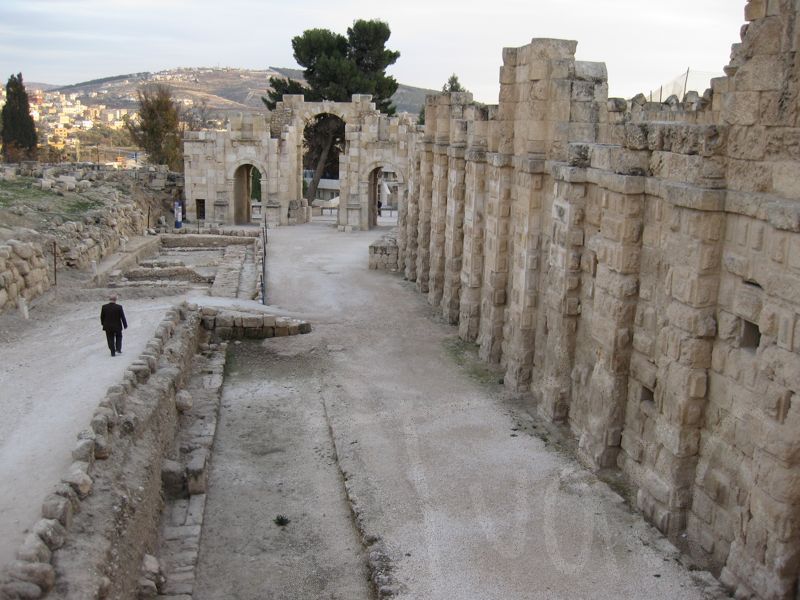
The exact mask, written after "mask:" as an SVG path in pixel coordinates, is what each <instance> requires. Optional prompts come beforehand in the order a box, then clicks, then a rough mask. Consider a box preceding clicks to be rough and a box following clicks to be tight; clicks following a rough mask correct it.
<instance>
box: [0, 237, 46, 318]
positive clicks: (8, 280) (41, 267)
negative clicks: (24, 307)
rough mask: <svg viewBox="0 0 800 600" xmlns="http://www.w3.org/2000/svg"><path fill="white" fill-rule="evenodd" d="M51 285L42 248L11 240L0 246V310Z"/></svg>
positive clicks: (39, 292)
mask: <svg viewBox="0 0 800 600" xmlns="http://www.w3.org/2000/svg"><path fill="white" fill-rule="evenodd" d="M49 288H50V275H49V273H48V271H47V264H46V263H45V259H44V254H43V252H42V247H41V246H40V245H39V244H32V243H27V242H20V241H19V240H9V241H8V243H7V244H3V245H0V311H2V310H4V309H5V308H7V307H9V306H17V305H18V304H19V301H20V299H25V300H26V301H30V300H33V299H34V298H36V297H37V296H40V295H42V294H43V293H44V292H45V290H47V289H49Z"/></svg>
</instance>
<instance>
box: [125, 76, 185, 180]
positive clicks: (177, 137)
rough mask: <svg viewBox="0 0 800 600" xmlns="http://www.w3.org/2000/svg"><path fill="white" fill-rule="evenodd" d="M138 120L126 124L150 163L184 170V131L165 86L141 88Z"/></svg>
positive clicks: (174, 104)
mask: <svg viewBox="0 0 800 600" xmlns="http://www.w3.org/2000/svg"><path fill="white" fill-rule="evenodd" d="M137 95H138V97H139V119H138V121H128V122H127V123H126V125H127V127H128V131H129V132H130V134H131V137H132V138H133V141H134V142H136V144H137V145H138V146H139V147H140V148H142V149H143V150H144V151H145V152H147V156H148V158H147V160H148V161H149V162H150V164H153V165H168V166H169V168H170V169H172V170H173V171H183V131H182V129H181V117H180V111H179V110H178V105H177V104H176V103H175V102H174V101H173V99H172V92H171V91H170V89H169V87H168V86H166V85H155V86H149V87H145V88H143V89H140V90H139V91H138V93H137Z"/></svg>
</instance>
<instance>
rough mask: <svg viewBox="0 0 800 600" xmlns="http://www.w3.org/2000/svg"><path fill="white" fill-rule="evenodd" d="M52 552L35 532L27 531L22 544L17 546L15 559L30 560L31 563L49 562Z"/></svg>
mask: <svg viewBox="0 0 800 600" xmlns="http://www.w3.org/2000/svg"><path fill="white" fill-rule="evenodd" d="M51 556H52V552H51V551H50V548H48V547H47V544H45V543H44V542H43V541H42V538H40V537H39V536H38V535H36V534H35V533H29V534H28V535H26V536H25V540H24V541H23V542H22V545H21V546H20V547H19V548H17V553H16V557H17V560H21V561H25V562H32V563H49V562H50V558H51Z"/></svg>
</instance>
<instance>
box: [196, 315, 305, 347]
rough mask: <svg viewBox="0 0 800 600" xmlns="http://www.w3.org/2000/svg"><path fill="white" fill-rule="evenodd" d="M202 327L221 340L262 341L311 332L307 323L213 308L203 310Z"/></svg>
mask: <svg viewBox="0 0 800 600" xmlns="http://www.w3.org/2000/svg"><path fill="white" fill-rule="evenodd" d="M203 327H204V328H205V329H207V330H210V331H213V332H214V333H215V334H216V336H217V337H218V338H219V339H221V340H240V339H264V338H271V337H284V336H287V335H297V334H300V333H310V332H311V324H310V323H308V322H307V321H301V320H299V319H289V318H284V317H275V316H274V315H269V314H265V313H245V312H238V311H230V310H225V311H220V310H218V309H215V308H204V309H203Z"/></svg>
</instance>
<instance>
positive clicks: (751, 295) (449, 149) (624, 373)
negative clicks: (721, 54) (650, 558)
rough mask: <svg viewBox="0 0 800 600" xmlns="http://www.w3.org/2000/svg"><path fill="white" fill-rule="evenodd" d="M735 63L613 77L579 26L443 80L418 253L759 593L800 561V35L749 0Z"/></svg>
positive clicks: (468, 311)
mask: <svg viewBox="0 0 800 600" xmlns="http://www.w3.org/2000/svg"><path fill="white" fill-rule="evenodd" d="M745 14H746V20H747V21H748V24H747V25H746V26H745V27H744V28H743V29H742V43H741V44H736V45H734V47H733V54H732V60H731V64H730V65H729V66H728V67H727V68H726V73H727V76H726V77H722V78H719V79H715V80H713V81H712V90H711V91H710V92H708V93H706V94H705V95H703V96H702V97H701V96H699V95H697V94H689V95H687V97H686V99H685V101H684V102H682V103H681V102H677V101H675V99H671V100H670V101H669V102H668V103H665V104H663V105H662V104H653V103H647V102H646V101H645V99H644V97H643V96H640V97H637V98H634V99H633V100H632V101H631V102H630V103H628V102H625V101H624V100H620V99H609V98H608V87H607V76H606V71H605V67H604V65H603V64H602V63H587V62H580V61H576V60H575V58H574V53H575V48H576V43H575V42H569V41H562V40H541V39H535V40H533V41H532V42H531V43H530V44H529V45H527V46H523V47H521V48H510V49H506V50H505V51H504V53H503V66H502V68H501V71H500V86H501V87H500V102H499V104H498V105H497V106H489V107H485V106H479V105H476V104H474V103H473V102H472V101H471V98H470V96H469V95H468V94H450V95H449V96H448V95H442V96H436V97H429V98H428V103H427V105H426V127H425V130H424V133H423V132H411V133H410V134H409V142H408V143H409V146H410V147H411V148H412V149H413V152H412V154H411V156H410V157H409V166H410V176H409V182H408V189H409V195H408V202H407V204H406V205H401V222H402V223H403V224H404V227H403V231H402V232H400V235H399V237H400V238H401V239H402V244H401V249H400V252H401V254H400V258H399V265H400V268H401V269H402V268H404V274H405V276H406V278H407V279H409V280H411V281H416V283H417V288H418V289H419V291H420V292H424V293H426V294H427V295H428V299H429V301H430V302H431V303H432V304H433V305H435V306H437V307H440V308H441V310H442V311H443V315H444V316H445V317H446V318H448V319H449V320H450V321H451V322H453V323H458V327H459V335H460V336H461V337H462V338H463V339H464V340H467V341H473V342H476V343H477V344H478V345H479V347H480V355H481V356H482V357H483V358H484V359H485V360H487V361H491V362H493V363H498V364H500V365H502V367H503V368H505V383H506V386H507V387H509V388H511V389H513V390H515V391H519V392H530V393H531V394H532V395H533V396H534V397H535V398H536V400H537V406H538V411H539V413H540V414H541V415H542V416H543V417H545V418H547V419H550V420H552V421H557V422H564V423H566V424H568V425H569V427H570V428H571V429H572V431H573V432H574V434H575V436H576V437H577V438H578V441H579V443H578V446H579V453H580V456H581V458H582V459H583V460H584V461H585V462H586V463H587V464H590V465H592V466H594V467H597V468H600V467H618V468H620V469H621V470H622V471H623V472H624V473H625V475H626V476H627V477H628V479H629V480H630V481H631V483H632V484H633V485H634V487H635V488H636V490H637V494H636V504H637V507H638V508H639V509H640V510H641V511H642V512H643V513H644V514H645V515H646V517H647V518H648V519H649V520H650V521H651V522H652V523H653V524H654V525H656V526H657V527H658V528H659V529H660V530H661V531H663V532H664V533H666V534H667V535H669V536H670V537H671V538H672V539H679V538H680V537H681V535H682V534H684V533H685V534H686V539H688V540H689V544H690V546H691V551H692V553H693V554H694V555H695V556H696V557H697V558H698V559H700V560H701V562H702V563H703V564H704V565H706V566H708V567H710V568H712V569H713V570H714V571H715V572H716V573H718V574H719V575H720V576H721V579H722V581H723V583H725V584H726V585H727V586H729V587H730V588H731V589H735V590H736V591H737V593H738V594H739V595H741V596H742V597H747V596H749V595H755V596H757V597H762V598H794V597H795V595H796V593H797V591H798V569H799V568H800V400H798V393H799V392H800V151H799V150H798V148H800V144H798V141H800V127H799V126H798V125H800V124H798V122H797V117H798V94H799V93H800V63H798V62H797V61H796V52H797V50H798V44H800V26H799V25H800V23H798V10H797V7H796V5H795V3H793V2H789V1H787V0H769V1H766V0H750V1H749V2H748V3H747V6H746V9H745Z"/></svg>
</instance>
